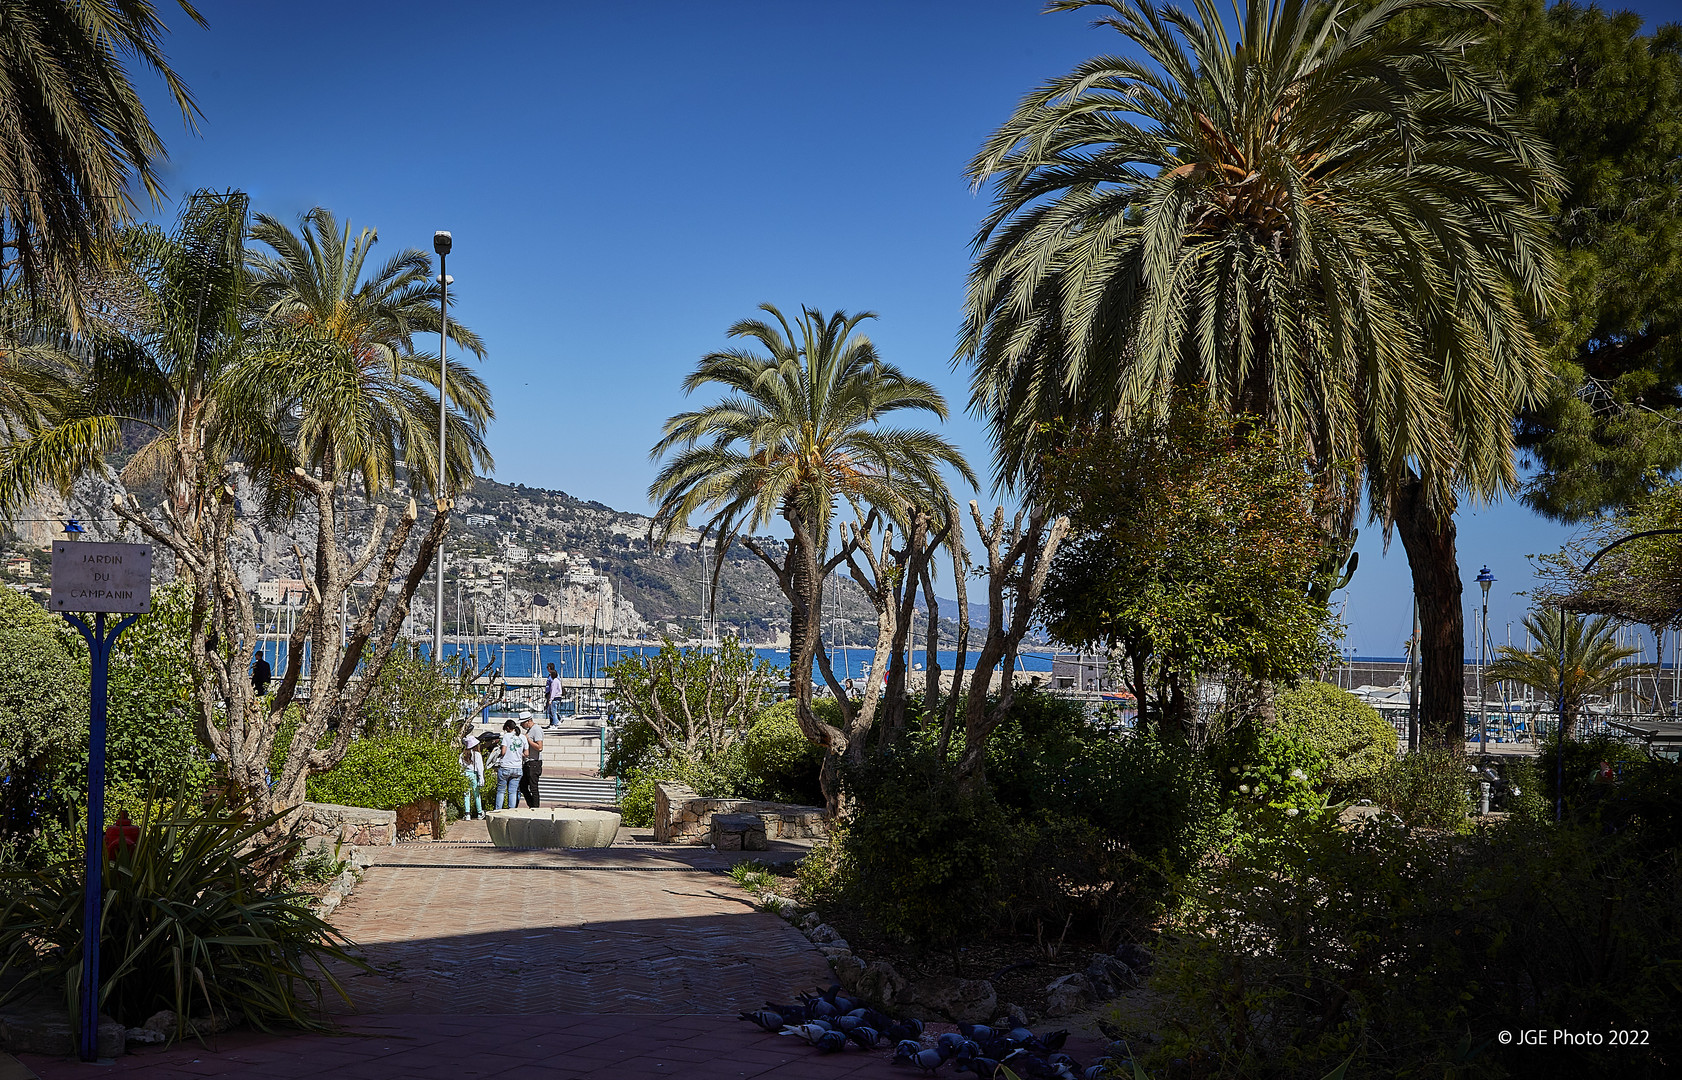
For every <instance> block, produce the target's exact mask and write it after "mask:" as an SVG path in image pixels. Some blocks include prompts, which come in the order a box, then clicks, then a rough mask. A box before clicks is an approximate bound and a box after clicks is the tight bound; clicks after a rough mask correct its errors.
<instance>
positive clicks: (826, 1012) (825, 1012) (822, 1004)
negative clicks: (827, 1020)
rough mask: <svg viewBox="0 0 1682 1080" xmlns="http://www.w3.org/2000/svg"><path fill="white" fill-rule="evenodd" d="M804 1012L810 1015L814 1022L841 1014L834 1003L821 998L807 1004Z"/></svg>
mask: <svg viewBox="0 0 1682 1080" xmlns="http://www.w3.org/2000/svg"><path fill="white" fill-rule="evenodd" d="M806 1011H807V1012H808V1013H810V1014H811V1017H812V1019H814V1020H816V1019H818V1018H819V1017H830V1016H835V1015H837V1014H838V1013H840V1012H841V1010H840V1009H838V1008H836V1007H835V1003H834V1002H832V1001H825V1000H824V999H823V998H815V999H813V1000H812V1001H809V1002H807V1004H806Z"/></svg>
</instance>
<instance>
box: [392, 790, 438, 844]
mask: <svg viewBox="0 0 1682 1080" xmlns="http://www.w3.org/2000/svg"><path fill="white" fill-rule="evenodd" d="M393 813H395V814H396V815H397V822H396V825H397V839H399V840H421V839H425V840H442V839H444V804H443V802H441V801H440V800H438V799H416V800H415V801H414V802H412V803H409V804H408V805H407V806H399V807H398V808H397V809H396V810H395V811H393Z"/></svg>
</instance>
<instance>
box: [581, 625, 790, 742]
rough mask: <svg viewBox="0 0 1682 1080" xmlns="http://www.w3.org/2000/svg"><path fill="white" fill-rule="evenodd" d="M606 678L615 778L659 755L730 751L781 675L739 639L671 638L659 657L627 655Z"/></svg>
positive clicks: (610, 669) (608, 672) (612, 668)
mask: <svg viewBox="0 0 1682 1080" xmlns="http://www.w3.org/2000/svg"><path fill="white" fill-rule="evenodd" d="M607 674H608V677H609V678H611V679H613V687H614V689H613V696H614V702H615V704H616V705H617V707H618V708H617V715H618V724H617V726H616V729H615V731H614V732H613V734H612V745H611V748H610V750H609V755H608V770H609V771H610V772H612V773H614V774H615V775H618V774H619V773H620V771H621V770H625V769H629V768H632V767H634V766H636V765H639V764H641V763H643V762H645V761H647V760H650V759H651V758H652V757H653V756H655V755H656V754H658V755H660V756H664V757H667V758H671V759H674V760H680V759H681V760H682V761H685V762H688V763H690V764H700V763H703V762H707V761H711V760H716V759H718V758H720V757H721V756H723V755H725V754H727V753H728V752H729V751H730V750H731V748H732V747H734V746H735V744H736V742H737V740H738V739H740V738H741V735H742V732H743V731H744V730H745V729H746V727H747V726H748V723H749V721H750V720H751V719H752V718H753V716H754V715H756V714H757V713H758V712H759V710H760V709H761V708H762V707H763V705H764V702H765V701H766V699H767V698H769V696H770V694H771V686H772V685H773V683H774V682H775V681H777V680H779V679H780V678H781V677H782V675H781V672H780V671H779V670H778V669H777V668H774V667H772V666H771V665H770V664H769V663H767V662H765V661H764V660H761V659H759V658H758V657H756V656H755V655H754V654H753V652H752V651H750V650H748V649H744V648H743V647H742V646H741V645H740V644H739V643H738V642H737V641H736V640H735V639H734V638H726V639H724V641H723V642H721V643H720V644H719V646H718V647H717V648H707V649H698V648H697V649H686V648H680V647H678V646H677V645H676V644H674V643H673V642H672V641H671V640H670V639H667V640H666V642H665V644H664V645H663V646H662V647H661V649H660V651H659V652H658V653H656V654H654V655H652V656H646V655H637V654H627V655H626V656H625V657H623V658H622V659H620V660H619V662H617V663H615V664H614V665H613V666H612V667H610V668H608V669H607Z"/></svg>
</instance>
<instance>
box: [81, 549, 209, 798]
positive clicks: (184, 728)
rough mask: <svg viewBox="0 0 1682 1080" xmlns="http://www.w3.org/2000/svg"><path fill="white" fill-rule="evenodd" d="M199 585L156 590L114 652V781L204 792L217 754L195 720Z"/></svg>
mask: <svg viewBox="0 0 1682 1080" xmlns="http://www.w3.org/2000/svg"><path fill="white" fill-rule="evenodd" d="M192 607H193V593H192V588H191V586H189V585H188V584H187V583H186V582H184V581H176V582H173V583H171V584H169V585H167V586H165V587H164V588H162V589H158V590H156V591H154V592H153V594H152V610H151V613H150V614H147V615H142V616H141V617H140V618H139V619H137V620H136V621H135V623H134V625H133V626H131V627H129V628H128V629H127V630H125V631H123V636H122V637H120V638H118V639H117V645H116V648H115V649H113V650H112V655H111V670H110V682H109V687H110V698H109V709H108V713H107V733H106V739H107V741H106V774H107V776H108V777H109V779H110V782H111V783H112V784H123V783H129V784H133V785H135V786H136V787H137V788H139V789H141V790H144V789H146V788H148V787H152V786H156V787H161V788H163V789H165V790H168V789H171V788H173V787H174V786H175V785H176V784H177V783H185V784H186V785H187V786H189V787H191V788H194V789H197V788H200V787H202V786H203V785H204V784H205V783H207V782H208V781H209V779H210V759H209V754H208V752H207V750H206V747H205V745H204V743H203V742H202V741H201V740H200V739H199V736H198V731H197V728H196V721H195V718H194V709H195V705H194V701H193V670H192V662H191V656H190V653H189V648H188V645H189V638H190V635H191V628H190V626H189V621H190V619H191V617H192Z"/></svg>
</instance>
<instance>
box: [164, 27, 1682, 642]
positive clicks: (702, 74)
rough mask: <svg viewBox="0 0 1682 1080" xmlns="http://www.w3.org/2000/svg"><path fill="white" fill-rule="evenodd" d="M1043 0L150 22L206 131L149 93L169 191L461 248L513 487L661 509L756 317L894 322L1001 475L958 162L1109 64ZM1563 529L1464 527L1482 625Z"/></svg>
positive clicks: (1518, 603) (1111, 38)
mask: <svg viewBox="0 0 1682 1080" xmlns="http://www.w3.org/2000/svg"><path fill="white" fill-rule="evenodd" d="M1041 6H1042V5H1041V3H1040V2H1039V0H943V2H937V0H897V2H883V3H869V2H859V0H851V2H848V3H843V4H838V3H812V2H806V0H784V2H780V3H749V2H723V0H714V2H704V3H697V2H694V0H690V2H683V3H677V2H645V3H639V4H621V3H610V4H599V3H594V4H585V3H574V2H567V3H527V4H516V3H498V2H482V3H475V4H463V3H459V2H457V3H431V2H420V0H412V2H405V3H396V2H390V3H376V2H369V0H363V2H350V3H345V2H342V0H341V2H339V3H317V2H311V0H291V2H286V3H274V2H266V3H259V2H252V0H243V2H234V0H201V2H200V3H199V7H200V10H201V11H202V12H203V13H204V14H205V15H206V16H207V18H208V19H209V21H210V24H211V26H210V29H209V30H208V31H204V30H199V29H197V28H196V27H193V26H191V25H190V24H189V23H187V21H186V20H185V19H184V18H182V17H180V16H179V15H178V14H175V15H171V14H170V13H169V12H167V11H166V12H165V16H166V19H167V20H168V21H169V22H170V23H171V25H172V26H173V27H174V28H175V33H173V34H172V36H171V37H170V39H169V52H170V56H171V59H172V61H173V63H174V65H175V67H176V70H177V71H178V72H180V73H181V74H182V75H183V76H184V77H185V78H186V80H187V81H188V83H189V84H190V85H191V86H192V87H193V89H194V91H195V93H196V94H197V95H198V97H199V102H200V104H201V106H202V108H203V110H204V113H205V118H204V120H203V122H202V130H201V133H200V134H199V135H198V136H188V135H186V134H184V133H183V131H182V129H181V126H180V124H179V123H178V122H177V120H176V118H175V117H173V116H172V115H170V113H169V111H168V108H167V102H166V100H165V99H164V98H163V96H162V95H161V94H159V93H158V92H157V88H156V87H152V88H150V89H151V92H150V93H149V97H148V100H149V102H150V104H151V107H152V109H153V116H154V121H155V123H156V124H157V126H158V128H159V131H160V132H161V133H162V134H163V135H164V137H165V140H166V142H167V144H168V146H169V148H170V153H171V161H170V162H169V164H168V165H167V166H166V168H165V170H164V176H165V179H166V182H167V183H168V185H169V189H170V193H171V195H172V196H173V197H176V198H179V197H181V196H184V195H185V194H187V193H189V192H190V191H192V190H194V189H196V188H200V187H210V188H228V187H237V188H242V189H244V190H245V191H247V192H249V193H250V194H251V196H252V199H253V202H254V205H255V207H256V208H257V209H258V210H262V211H266V212H268V213H272V214H276V215H278V216H281V217H282V218H285V219H295V218H296V217H297V216H298V215H299V214H301V213H303V212H304V211H306V210H308V209H309V208H310V207H312V206H316V205H321V206H326V207H329V208H330V209H332V210H333V211H334V212H335V213H337V214H338V215H339V216H340V218H341V220H343V219H344V218H347V217H348V218H349V219H351V220H352V221H353V222H354V223H355V225H356V226H358V227H361V226H364V225H368V226H374V227H376V228H377V229H378V230H379V234H380V245H379V247H378V248H377V249H376V253H377V254H383V255H387V256H389V255H390V254H392V253H394V252H395V251H396V250H398V249H400V248H402V247H408V246H415V247H419V248H421V249H423V250H427V249H429V248H430V244H431V236H432V233H433V230H435V229H449V230H450V231H451V232H452V233H453V234H454V236H455V249H454V251H453V252H452V254H451V256H450V264H449V268H450V274H451V276H453V277H454V278H455V279H456V285H455V287H454V294H453V298H452V305H451V309H452V314H453V315H454V316H456V317H459V318H461V319H463V320H464V321H465V322H466V323H467V324H468V325H470V326H472V327H473V328H474V329H475V330H477V331H478V332H479V333H480V334H481V335H482V336H483V337H484V338H485V340H486V342H487V345H488V346H489V356H488V358H487V360H486V362H485V364H484V368H483V371H484V375H485V377H486V378H487V380H488V381H489V383H490V385H491V388H492V391H493V393H494V395H495V401H496V407H497V413H498V418H497V422H496V424H495V426H494V427H493V428H492V430H491V432H490V445H491V448H492V450H493V452H494V453H495V455H496V459H497V470H496V475H497V478H498V479H500V480H503V481H504V482H519V483H524V484H528V485H531V486H537V487H548V488H559V489H561V490H564V491H567V492H570V493H572V494H574V495H578V496H580V497H583V498H588V499H596V500H599V501H601V502H604V503H607V504H608V505H610V506H614V507H617V508H620V509H627V510H644V509H646V507H647V502H646V499H645V498H644V492H645V491H646V489H647V486H648V482H649V480H650V479H651V478H652V476H653V472H654V469H653V466H651V465H650V464H649V462H648V459H647V449H648V447H649V446H650V445H651V444H652V443H653V442H654V440H655V439H656V438H657V437H658V430H659V425H660V423H661V422H662V421H663V420H664V419H665V418H666V417H667V416H669V415H670V414H672V413H674V412H676V411H678V410H680V409H682V408H684V407H685V402H684V399H683V398H682V397H681V396H680V394H679V393H678V383H679V381H680V379H681V378H682V377H683V375H684V374H685V373H686V372H687V371H688V370H689V369H690V368H691V367H692V366H693V364H694V362H695V361H696V359H698V358H699V357H700V356H701V355H702V354H703V353H705V352H707V351H709V350H711V349H714V348H717V347H719V346H720V345H722V344H723V343H724V341H725V338H724V330H725V328H726V327H728V326H729V325H730V324H731V323H732V322H734V321H736V320H737V319H740V318H743V317H745V316H748V315H750V314H753V313H754V309H755V306H756V305H757V304H759V303H760V302H762V301H771V302H773V303H776V304H778V305H779V306H781V307H783V308H784V310H785V311H788V310H798V308H799V306H800V305H801V304H809V305H812V306H815V307H819V308H822V309H824V310H832V309H836V308H843V309H846V310H850V311H858V310H872V311H875V312H877V313H878V314H879V315H880V319H879V320H877V321H876V322H875V323H874V324H867V325H868V326H869V331H868V332H869V333H870V335H871V336H872V337H873V338H874V339H875V340H876V342H877V344H878V347H879V348H880V349H881V351H882V353H883V355H884V356H885V357H887V358H888V359H890V360H892V361H893V362H895V363H897V364H899V365H901V366H902V367H904V368H906V369H907V370H909V371H911V372H912V373H914V374H917V375H919V376H921V377H924V378H927V379H930V380H932V381H933V382H935V384H936V385H938V386H940V387H941V388H942V389H943V390H944V392H945V393H946V395H947V398H948V400H949V401H950V402H951V403H952V405H953V407H954V409H955V410H959V412H958V415H956V416H954V418H953V419H952V421H951V422H950V423H949V425H948V426H947V427H946V429H945V430H946V433H947V435H948V436H949V437H950V438H952V439H953V440H954V441H955V442H957V443H958V444H959V446H960V447H962V448H963V449H964V450H965V452H966V453H967V454H968V455H969V457H970V460H971V461H972V462H973V463H974V464H975V465H976V467H977V471H978V472H985V471H986V465H987V462H988V456H989V448H988V443H987V440H986V437H985V433H984V431H983V430H982V427H981V425H980V424H979V423H978V422H976V421H975V420H973V419H972V418H970V417H967V416H964V415H962V413H961V408H962V405H963V402H964V400H965V380H964V377H963V375H962V374H961V373H959V372H954V371H953V370H952V368H951V366H950V363H949V361H950V357H951V353H952V346H953V339H954V334H955V331H956V328H957V325H958V318H959V312H960V309H961V304H962V298H963V282H964V274H965V271H966V269H967V259H968V243H969V239H970V236H971V234H972V232H973V230H974V227H975V225H976V222H977V221H978V220H979V218H980V217H981V215H982V214H983V213H984V211H985V206H986V204H985V201H984V199H983V198H982V197H980V196H977V195H974V194H972V193H971V192H970V190H969V188H968V186H967V184H966V183H965V181H964V176H963V170H964V166H965V164H966V163H967V162H968V160H969V158H970V156H971V155H972V154H973V153H974V151H975V149H976V148H977V147H978V146H979V145H980V143H981V141H982V140H983V139H984V138H985V136H986V135H987V133H988V132H989V131H990V130H991V129H992V128H993V127H994V126H996V125H997V124H998V123H999V122H1000V121H1001V120H1002V119H1004V118H1005V117H1006V116H1007V115H1008V114H1009V111H1010V109H1011V107H1012V106H1013V105H1014V103H1015V102H1016V100H1017V99H1018V98H1019V97H1020V96H1021V94H1022V93H1024V92H1025V91H1026V90H1028V89H1029V88H1031V87H1032V86H1034V85H1036V84H1037V83H1038V82H1040V81H1041V80H1043V79H1045V78H1047V77H1049V76H1051V75H1054V74H1056V73H1059V72H1061V71H1065V70H1067V69H1068V68H1070V67H1071V66H1073V65H1074V64H1075V63H1077V62H1079V61H1080V60H1082V59H1085V58H1086V57H1088V56H1091V55H1093V54H1096V53H1098V52H1102V51H1105V50H1108V49H1113V48H1116V47H1117V45H1118V39H1117V37H1116V35H1115V34H1114V33H1113V32H1109V31H1096V30H1092V29H1090V28H1089V23H1090V19H1089V18H1087V17H1085V16H1083V15H1082V14H1073V15H1069V14H1061V15H1043V14H1041V13H1040V9H1041ZM1631 6H1633V7H1634V8H1635V9H1636V10H1638V11H1643V12H1645V13H1646V14H1647V15H1648V16H1649V18H1650V20H1651V17H1653V16H1657V15H1659V14H1661V13H1665V14H1667V15H1669V17H1674V15H1673V14H1669V13H1671V12H1672V11H1673V8H1674V5H1673V3H1671V2H1670V0H1638V2H1636V3H1634V4H1633V5H1631ZM1567 535H1568V531H1567V530H1564V529H1561V528H1559V527H1558V526H1554V525H1551V524H1549V523H1547V522H1544V521H1542V520H1540V519H1538V518H1536V517H1535V516H1534V515H1531V514H1529V513H1528V512H1526V511H1525V510H1523V509H1522V508H1520V507H1517V506H1516V505H1514V504H1511V503H1508V504H1504V505H1500V506H1497V507H1494V508H1488V509H1484V510H1482V511H1480V512H1476V513H1474V512H1471V511H1466V512H1464V513H1463V514H1462V516H1461V519H1460V538H1461V544H1460V551H1461V566H1462V574H1463V576H1464V577H1465V579H1466V584H1467V590H1468V592H1467V603H1468V605H1470V604H1471V603H1472V602H1473V600H1474V598H1475V596H1476V587H1475V586H1474V585H1472V583H1471V578H1472V577H1473V576H1474V575H1475V574H1476V573H1477V571H1478V567H1479V566H1480V565H1481V564H1482V563H1484V562H1488V563H1489V564H1490V565H1491V566H1492V567H1493V568H1494V570H1495V573H1496V575H1497V577H1498V578H1500V583H1499V584H1498V585H1497V586H1496V587H1495V590H1494V591H1493V592H1492V593H1491V604H1490V611H1491V614H1490V621H1491V624H1492V626H1493V627H1494V628H1495V631H1496V636H1497V637H1498V638H1499V637H1500V636H1501V635H1502V629H1503V624H1504V623H1505V622H1506V621H1508V620H1512V621H1514V622H1515V623H1516V621H1517V619H1519V618H1520V616H1521V615H1522V614H1523V612H1524V610H1525V607H1526V604H1525V601H1524V599H1523V598H1522V597H1515V596H1513V595H1512V593H1513V592H1514V591H1515V590H1522V589H1524V588H1525V587H1526V585H1527V584H1528V577H1529V567H1528V564H1527V562H1526V556H1528V555H1532V554H1536V553H1539V552H1544V551H1550V550H1553V549H1555V548H1557V547H1558V546H1559V544H1560V542H1561V541H1562V540H1563V539H1564V538H1565V537H1566V536H1567ZM1360 550H1361V552H1362V555H1361V558H1362V565H1361V568H1360V571H1359V573H1358V574H1357V576H1356V579H1355V582H1354V584H1353V585H1352V587H1351V588H1350V589H1349V590H1348V592H1347V597H1346V599H1347V608H1346V618H1347V620H1348V622H1349V626H1350V633H1349V639H1348V641H1347V644H1348V645H1349V646H1351V647H1353V648H1355V649H1357V650H1358V651H1359V652H1360V653H1362V654H1364V655H1369V656H1370V655H1395V654H1398V653H1399V652H1400V649H1401V642H1402V640H1403V639H1404V637H1405V636H1406V633H1407V627H1408V619H1409V608H1408V605H1409V597H1410V593H1409V589H1410V585H1409V576H1408V571H1407V565H1406V560H1405V558H1404V556H1403V555H1402V551H1401V546H1400V543H1399V542H1397V543H1395V544H1393V545H1392V546H1391V550H1390V552H1389V554H1388V555H1385V554H1384V553H1383V550H1382V544H1381V543H1380V540H1379V537H1378V530H1377V529H1376V527H1368V528H1366V529H1363V531H1362V535H1361V545H1360ZM1470 641H1471V638H1470V635H1468V644H1470Z"/></svg>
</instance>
